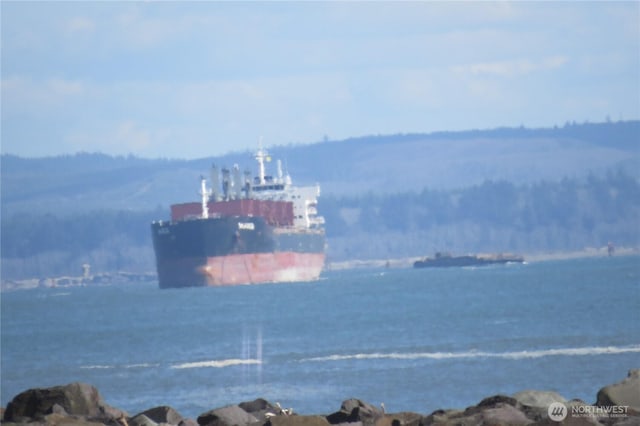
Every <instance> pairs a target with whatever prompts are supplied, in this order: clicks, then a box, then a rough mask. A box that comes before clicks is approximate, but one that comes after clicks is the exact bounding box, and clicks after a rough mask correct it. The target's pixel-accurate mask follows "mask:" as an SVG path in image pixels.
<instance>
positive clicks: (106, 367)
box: [80, 362, 160, 370]
mask: <svg viewBox="0 0 640 426" xmlns="http://www.w3.org/2000/svg"><path fill="white" fill-rule="evenodd" d="M158 366H160V364H150V363H146V362H145V363H140V364H124V365H102V364H97V365H82V366H80V368H81V369H83V370H109V369H115V368H127V369H128V368H151V367H158Z"/></svg>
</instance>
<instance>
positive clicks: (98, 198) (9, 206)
mask: <svg viewBox="0 0 640 426" xmlns="http://www.w3.org/2000/svg"><path fill="white" fill-rule="evenodd" d="M639 146H640V121H626V122H615V123H614V122H611V123H599V124H567V125H565V126H563V127H558V128H548V129H526V128H503V129H494V130H474V131H466V132H441V133H432V134H398V135H389V136H366V137H359V138H353V139H347V140H341V141H329V140H327V141H323V142H319V143H316V144H312V145H291V146H274V147H271V148H269V150H270V152H271V154H272V157H273V158H274V159H281V160H282V161H283V164H284V166H285V168H286V169H287V170H288V172H289V173H290V174H291V176H292V177H293V179H294V182H295V183H297V184H311V183H319V184H320V185H321V187H322V191H323V194H326V195H346V194H350V195H357V194H362V193H365V192H367V191H373V192H376V193H389V194H390V193H396V192H403V191H421V190H422V189H424V188H432V189H454V188H464V187H468V186H471V185H476V184H480V183H482V182H484V181H486V180H494V181H496V180H507V181H509V182H512V183H514V184H523V183H533V182H538V181H542V180H547V181H557V180H560V179H562V178H564V177H585V176H587V175H588V174H590V173H593V174H596V175H602V174H603V173H604V172H606V171H607V170H610V169H616V170H624V171H626V172H627V173H629V174H630V175H633V176H638V173H640V172H639V171H638V170H639V168H638V165H639V164H640V148H639ZM1 163H2V164H1V166H2V194H1V195H2V199H1V201H2V213H3V216H5V215H11V214H12V213H17V212H34V211H37V212H40V213H47V212H51V213H55V214H61V215H64V214H73V213H77V212H82V211H85V212H86V211H92V210H96V209H116V210H120V209H126V210H138V211H140V210H149V209H155V208H156V207H158V206H162V207H164V208H168V206H169V205H170V204H172V203H175V202H184V201H192V200H196V199H197V197H198V196H197V192H198V189H199V177H200V176H201V175H205V176H206V175H208V170H209V167H210V165H211V163H216V164H217V165H219V166H227V167H230V166H231V165H233V164H236V163H237V164H239V165H240V166H241V167H242V168H249V169H251V170H252V171H254V172H255V167H254V160H253V158H252V153H251V152H242V153H231V154H229V155H226V156H223V157H218V158H213V157H208V158H202V159H198V160H175V159H153V160H150V159H140V158H135V157H110V156H106V155H103V154H88V153H81V154H75V155H69V156H63V157H50V158H36V159H26V158H19V157H15V156H11V155H3V156H2V158H1Z"/></svg>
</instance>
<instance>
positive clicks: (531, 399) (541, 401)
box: [513, 390, 567, 410]
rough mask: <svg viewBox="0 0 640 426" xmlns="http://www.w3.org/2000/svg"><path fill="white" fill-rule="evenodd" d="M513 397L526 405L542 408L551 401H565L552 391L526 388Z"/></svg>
mask: <svg viewBox="0 0 640 426" xmlns="http://www.w3.org/2000/svg"><path fill="white" fill-rule="evenodd" d="M513 398H514V399H515V400H516V401H518V402H519V403H520V404H522V405H526V406H527V407H535V408H544V409H545V410H546V409H547V408H548V407H549V405H551V403H553V402H567V400H566V398H565V397H563V396H562V395H560V394H559V393H557V392H553V391H537V390H526V391H522V392H518V393H516V394H514V395H513Z"/></svg>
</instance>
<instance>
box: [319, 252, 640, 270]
mask: <svg viewBox="0 0 640 426" xmlns="http://www.w3.org/2000/svg"><path fill="white" fill-rule="evenodd" d="M461 254H463V253H461ZM473 254H478V255H481V254H485V253H473ZM487 254H493V253H487ZM638 255H640V248H634V247H620V248H616V250H615V254H613V255H612V256H611V257H621V256H638ZM522 256H524V260H525V263H527V262H548V261H554V260H572V259H586V258H595V257H609V254H608V251H607V247H606V246H605V247H601V248H586V249H583V250H574V251H560V252H534V253H524V254H522ZM424 257H425V256H414V257H406V258H389V259H354V260H345V261H339V262H328V263H327V268H326V269H327V271H340V270H348V269H365V268H412V267H413V262H415V261H417V260H422V259H424Z"/></svg>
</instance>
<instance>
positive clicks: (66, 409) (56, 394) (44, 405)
mask: <svg viewBox="0 0 640 426" xmlns="http://www.w3.org/2000/svg"><path fill="white" fill-rule="evenodd" d="M52 413H56V414H57V415H61V416H66V415H69V416H81V417H84V418H86V419H89V420H99V421H101V422H103V423H104V422H106V423H112V422H116V421H117V420H118V419H121V418H124V417H126V416H127V414H126V413H125V412H123V411H121V410H118V409H117V408H113V407H111V406H109V405H107V404H106V403H105V402H104V400H103V399H102V396H101V395H100V393H99V392H98V389H96V388H95V387H93V386H91V385H88V384H86V383H71V384H68V385H64V386H54V387H50V388H38V389H29V390H26V391H24V392H22V393H20V394H18V395H17V396H15V397H14V398H13V400H12V401H11V402H10V403H9V404H8V405H7V409H6V411H5V413H4V421H7V422H25V421H30V420H41V419H43V418H44V416H46V415H48V414H52Z"/></svg>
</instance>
